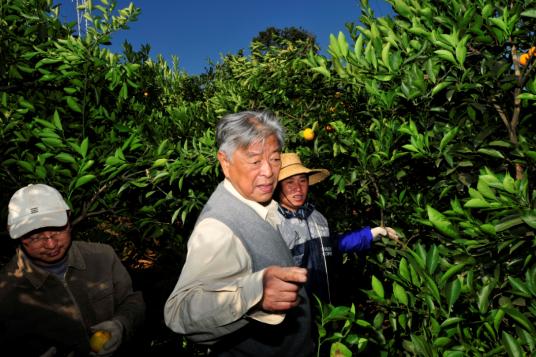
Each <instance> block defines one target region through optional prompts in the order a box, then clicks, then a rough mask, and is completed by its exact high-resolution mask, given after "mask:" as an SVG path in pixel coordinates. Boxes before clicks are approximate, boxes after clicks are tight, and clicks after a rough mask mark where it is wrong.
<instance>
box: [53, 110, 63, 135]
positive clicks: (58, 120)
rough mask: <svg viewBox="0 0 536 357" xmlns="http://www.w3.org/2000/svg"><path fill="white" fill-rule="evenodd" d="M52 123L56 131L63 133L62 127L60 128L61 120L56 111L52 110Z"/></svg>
mask: <svg viewBox="0 0 536 357" xmlns="http://www.w3.org/2000/svg"><path fill="white" fill-rule="evenodd" d="M52 121H53V122H54V126H55V127H56V128H57V129H58V130H61V131H63V127H62V126H61V120H60V114H59V113H58V111H57V110H54V115H53V117H52Z"/></svg>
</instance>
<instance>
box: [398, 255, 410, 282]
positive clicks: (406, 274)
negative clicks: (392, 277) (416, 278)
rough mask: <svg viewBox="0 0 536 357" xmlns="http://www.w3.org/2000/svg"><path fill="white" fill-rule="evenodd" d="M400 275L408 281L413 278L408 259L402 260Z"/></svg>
mask: <svg viewBox="0 0 536 357" xmlns="http://www.w3.org/2000/svg"><path fill="white" fill-rule="evenodd" d="M398 274H400V276H401V277H403V278H404V279H406V281H408V282H409V281H411V276H410V273H409V269H408V262H407V260H406V258H402V259H400V264H399V265H398Z"/></svg>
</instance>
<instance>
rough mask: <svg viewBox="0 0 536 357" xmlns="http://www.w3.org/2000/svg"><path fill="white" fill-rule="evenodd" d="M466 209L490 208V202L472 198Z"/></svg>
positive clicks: (465, 205) (466, 203) (466, 204)
mask: <svg viewBox="0 0 536 357" xmlns="http://www.w3.org/2000/svg"><path fill="white" fill-rule="evenodd" d="M463 206H464V207H466V208H488V207H489V206H490V204H489V202H487V201H486V200H484V199H481V198H472V199H470V200H469V201H467V202H465V204H464V205H463Z"/></svg>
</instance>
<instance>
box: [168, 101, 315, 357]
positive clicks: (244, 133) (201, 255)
mask: <svg viewBox="0 0 536 357" xmlns="http://www.w3.org/2000/svg"><path fill="white" fill-rule="evenodd" d="M216 139H217V144H218V154H217V155H218V160H219V162H220V166H221V168H222V171H223V173H224V175H225V179H224V181H223V182H222V183H220V184H219V185H218V187H217V188H216V190H215V191H214V192H213V194H212V195H211V197H210V198H209V200H208V202H207V203H206V205H205V207H204V208H203V210H202V212H201V214H200V216H199V218H198V220H197V223H196V225H195V228H194V230H193V232H192V234H191V236H190V239H189V241H188V255H187V258H186V262H185V264H184V266H183V269H182V272H181V275H180V277H179V280H178V282H177V285H176V287H175V289H174V290H173V292H172V293H171V295H170V296H169V298H168V300H167V302H166V305H165V308H164V317H165V322H166V324H167V326H168V327H169V328H171V329H172V330H173V331H175V332H177V333H181V334H184V335H186V336H187V337H188V338H189V339H191V340H192V341H195V342H197V343H201V344H205V345H209V346H210V351H211V355H215V356H248V355H256V356H310V355H312V354H313V343H312V340H311V331H310V329H311V316H310V309H309V300H308V298H307V294H306V293H305V291H304V288H303V284H304V283H305V282H306V281H307V271H306V269H303V268H298V267H295V266H293V260H292V256H291V254H290V251H289V249H288V247H287V246H286V244H285V241H284V240H283V238H282V237H281V235H280V233H279V232H278V230H277V224H278V223H279V222H278V219H279V218H278V216H277V203H276V202H275V201H274V200H272V194H273V192H274V189H275V187H276V185H277V177H278V174H279V170H280V167H281V161H280V155H281V148H282V145H283V128H282V127H281V125H280V123H279V121H278V120H277V118H275V117H274V116H273V115H272V114H269V113H267V112H252V111H248V112H241V113H236V114H230V115H227V116H225V117H223V118H222V119H221V120H220V121H219V123H218V124H217V127H216Z"/></svg>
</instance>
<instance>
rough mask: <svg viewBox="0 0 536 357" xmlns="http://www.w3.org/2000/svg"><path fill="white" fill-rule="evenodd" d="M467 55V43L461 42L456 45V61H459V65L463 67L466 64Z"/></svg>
mask: <svg viewBox="0 0 536 357" xmlns="http://www.w3.org/2000/svg"><path fill="white" fill-rule="evenodd" d="M466 55H467V48H466V47H465V42H463V41H462V42H459V43H458V45H456V59H457V60H458V63H459V64H460V65H462V66H463V63H464V62H465V56H466Z"/></svg>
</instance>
